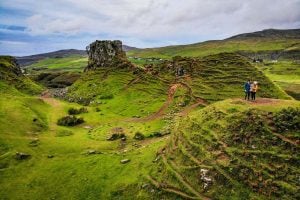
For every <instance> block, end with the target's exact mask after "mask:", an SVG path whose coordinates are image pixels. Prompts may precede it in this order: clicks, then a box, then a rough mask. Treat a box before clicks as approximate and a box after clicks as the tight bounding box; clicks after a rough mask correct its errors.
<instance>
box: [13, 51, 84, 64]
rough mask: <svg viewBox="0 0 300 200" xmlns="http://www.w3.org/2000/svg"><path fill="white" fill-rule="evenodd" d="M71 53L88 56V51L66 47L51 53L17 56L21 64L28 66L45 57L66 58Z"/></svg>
mask: <svg viewBox="0 0 300 200" xmlns="http://www.w3.org/2000/svg"><path fill="white" fill-rule="evenodd" d="M70 55H81V56H86V51H85V50H77V49H65V50H59V51H54V52H49V53H42V54H36V55H31V56H23V57H17V61H18V63H19V64H20V65H21V66H27V65H31V64H33V63H35V62H37V61H39V60H42V59H45V58H64V57H68V56H70Z"/></svg>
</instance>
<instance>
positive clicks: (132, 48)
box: [122, 45, 140, 51]
mask: <svg viewBox="0 0 300 200" xmlns="http://www.w3.org/2000/svg"><path fill="white" fill-rule="evenodd" d="M122 47H123V50H124V51H131V50H140V49H139V48H136V47H131V46H127V45H123V46H122Z"/></svg>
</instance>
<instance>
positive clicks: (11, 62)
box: [0, 56, 22, 80]
mask: <svg viewBox="0 0 300 200" xmlns="http://www.w3.org/2000/svg"><path fill="white" fill-rule="evenodd" d="M21 76H22V71H21V68H20V66H19V65H18V63H17V60H16V59H15V58H14V57H11V56H0V79H1V80H12V79H15V78H17V77H21Z"/></svg>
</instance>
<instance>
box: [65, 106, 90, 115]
mask: <svg viewBox="0 0 300 200" xmlns="http://www.w3.org/2000/svg"><path fill="white" fill-rule="evenodd" d="M87 112H88V110H87V109H86V108H84V107H82V108H80V109H76V108H70V109H69V110H68V113H69V115H78V114H81V113H87Z"/></svg>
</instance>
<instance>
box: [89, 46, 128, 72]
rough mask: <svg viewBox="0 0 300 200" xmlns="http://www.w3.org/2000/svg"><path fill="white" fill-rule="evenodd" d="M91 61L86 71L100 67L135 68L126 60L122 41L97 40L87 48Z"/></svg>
mask: <svg viewBox="0 0 300 200" xmlns="http://www.w3.org/2000/svg"><path fill="white" fill-rule="evenodd" d="M86 50H87V53H88V57H89V61H88V66H87V67H86V68H85V71H88V70H95V69H96V68H98V67H126V66H133V65H132V64H131V63H130V62H129V61H128V60H127V58H126V54H125V51H123V49H122V42H121V41H120V40H114V41H110V40H101V41H100V40H96V41H95V42H93V43H91V44H90V45H89V46H87V48H86Z"/></svg>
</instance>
